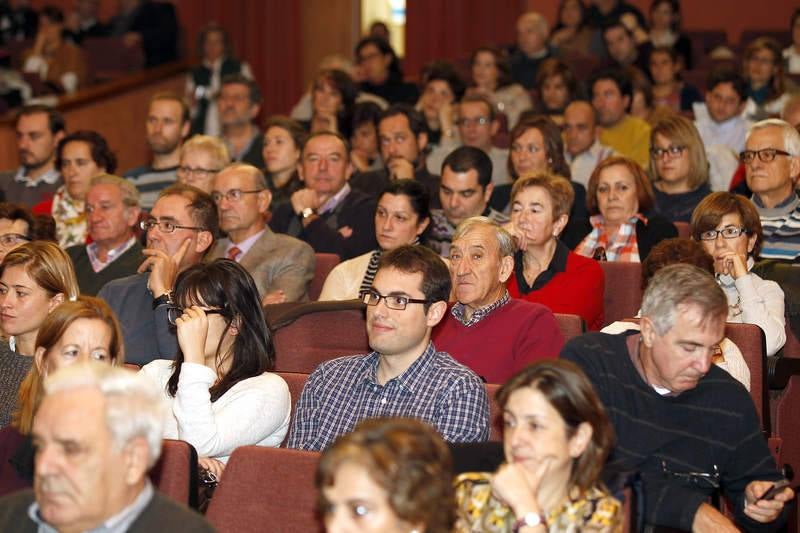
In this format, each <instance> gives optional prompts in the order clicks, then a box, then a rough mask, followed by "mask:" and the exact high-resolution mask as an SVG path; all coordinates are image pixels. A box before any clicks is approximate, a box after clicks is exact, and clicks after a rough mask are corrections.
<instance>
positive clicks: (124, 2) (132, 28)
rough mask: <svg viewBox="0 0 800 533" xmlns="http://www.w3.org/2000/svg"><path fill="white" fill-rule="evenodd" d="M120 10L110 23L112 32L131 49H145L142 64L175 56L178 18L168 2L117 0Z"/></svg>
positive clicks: (178, 33) (176, 54) (157, 62)
mask: <svg viewBox="0 0 800 533" xmlns="http://www.w3.org/2000/svg"><path fill="white" fill-rule="evenodd" d="M118 5H119V13H117V15H115V16H114V17H113V18H112V19H111V21H110V22H109V26H111V34H112V35H114V36H116V37H122V40H123V43H125V45H126V46H128V47H130V48H136V47H141V48H142V50H144V58H145V66H146V67H155V66H158V65H162V64H164V63H169V62H170V61H175V60H177V59H178V37H179V35H180V32H179V31H178V30H179V28H178V17H177V15H176V14H175V6H174V5H173V4H172V3H171V2H156V1H151V0H120V1H119V2H118Z"/></svg>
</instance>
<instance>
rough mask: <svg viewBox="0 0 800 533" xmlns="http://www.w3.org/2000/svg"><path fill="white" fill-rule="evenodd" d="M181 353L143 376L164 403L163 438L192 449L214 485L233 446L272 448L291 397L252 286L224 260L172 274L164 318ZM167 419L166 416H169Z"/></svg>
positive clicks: (148, 367) (285, 420)
mask: <svg viewBox="0 0 800 533" xmlns="http://www.w3.org/2000/svg"><path fill="white" fill-rule="evenodd" d="M169 316H170V322H172V323H173V324H175V326H176V327H177V332H178V333H177V334H178V345H179V347H180V349H179V350H178V353H177V355H176V356H175V361H174V362H173V361H170V360H163V359H160V360H156V361H153V362H152V363H149V364H147V365H145V366H144V367H143V368H142V373H143V374H145V375H146V376H148V377H149V378H151V379H152V380H154V382H155V383H156V384H157V385H158V387H159V390H161V391H163V394H164V395H165V396H166V398H167V400H168V402H169V404H170V414H169V415H168V416H167V419H166V425H165V428H164V438H167V439H181V440H185V441H186V442H188V443H189V444H191V445H192V446H194V447H195V448H196V449H197V454H198V455H199V456H200V466H201V467H202V468H204V469H206V470H209V471H211V472H212V473H214V474H215V475H216V476H217V478H219V476H220V474H221V473H222V469H223V468H224V467H225V463H227V461H228V457H230V455H231V453H233V450H234V449H236V448H237V447H239V446H249V445H258V446H273V447H277V446H279V445H280V443H281V442H282V441H283V438H284V437H285V436H286V432H287V431H288V430H289V410H290V409H291V397H290V395H289V387H288V386H287V385H286V382H285V381H283V378H281V377H280V376H278V375H277V374H274V373H272V372H270V370H272V369H273V368H274V367H275V348H274V346H273V345H272V335H271V334H270V332H269V329H268V328H267V323H266V320H265V318H264V314H263V312H262V311H261V306H260V305H259V297H258V291H257V290H256V286H255V283H253V279H252V278H251V277H250V275H249V274H248V273H247V271H246V270H244V268H242V267H241V265H238V264H236V263H234V262H233V261H229V260H227V259H216V260H214V261H212V262H210V263H198V264H195V265H192V266H191V267H189V268H187V269H186V270H184V271H183V272H181V273H180V274H179V275H178V279H177V281H176V282H175V305H174V306H173V307H172V308H171V309H170V311H169ZM170 415H171V416H170Z"/></svg>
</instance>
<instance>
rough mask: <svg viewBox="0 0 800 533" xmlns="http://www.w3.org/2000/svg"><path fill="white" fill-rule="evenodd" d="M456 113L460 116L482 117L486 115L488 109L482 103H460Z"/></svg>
mask: <svg viewBox="0 0 800 533" xmlns="http://www.w3.org/2000/svg"><path fill="white" fill-rule="evenodd" d="M458 112H459V113H460V114H461V115H462V116H463V115H469V116H482V115H488V114H489V109H488V107H487V106H486V103H484V102H462V103H461V105H460V106H459V108H458Z"/></svg>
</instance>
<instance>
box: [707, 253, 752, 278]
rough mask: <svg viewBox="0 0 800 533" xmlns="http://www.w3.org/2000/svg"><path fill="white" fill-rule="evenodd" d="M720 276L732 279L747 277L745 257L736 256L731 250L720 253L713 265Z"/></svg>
mask: <svg viewBox="0 0 800 533" xmlns="http://www.w3.org/2000/svg"><path fill="white" fill-rule="evenodd" d="M715 265H719V266H717V268H718V269H719V273H720V274H727V275H729V276H731V277H733V279H739V278H741V277H742V276H746V275H747V257H746V256H744V255H740V254H737V253H736V252H734V251H733V250H728V251H725V252H721V253H720V255H719V260H718V262H716V263H715Z"/></svg>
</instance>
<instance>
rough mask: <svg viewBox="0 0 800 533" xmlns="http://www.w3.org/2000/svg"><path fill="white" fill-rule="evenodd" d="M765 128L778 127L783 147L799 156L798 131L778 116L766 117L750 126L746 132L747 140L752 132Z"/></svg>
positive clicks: (793, 155) (799, 139)
mask: <svg viewBox="0 0 800 533" xmlns="http://www.w3.org/2000/svg"><path fill="white" fill-rule="evenodd" d="M766 128H780V130H781V134H782V136H783V149H784V150H786V151H787V152H789V153H790V154H791V155H792V157H800V133H797V130H796V129H794V127H792V125H791V124H789V123H788V122H786V121H785V120H781V119H779V118H768V119H766V120H762V121H760V122H756V123H755V124H753V125H752V126H750V131H748V132H747V140H750V136H751V135H752V134H753V132H755V131H758V130H763V129H766Z"/></svg>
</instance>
